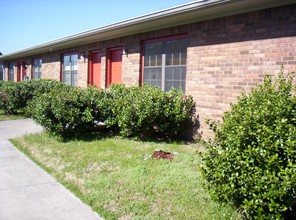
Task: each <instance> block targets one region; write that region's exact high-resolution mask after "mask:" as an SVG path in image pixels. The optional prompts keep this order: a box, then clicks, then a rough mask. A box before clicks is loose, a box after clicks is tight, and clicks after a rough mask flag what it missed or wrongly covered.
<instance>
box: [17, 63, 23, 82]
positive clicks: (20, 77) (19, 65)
mask: <svg viewBox="0 0 296 220" xmlns="http://www.w3.org/2000/svg"><path fill="white" fill-rule="evenodd" d="M16 80H17V81H18V82H19V81H21V80H22V76H21V64H20V63H17V75H16Z"/></svg>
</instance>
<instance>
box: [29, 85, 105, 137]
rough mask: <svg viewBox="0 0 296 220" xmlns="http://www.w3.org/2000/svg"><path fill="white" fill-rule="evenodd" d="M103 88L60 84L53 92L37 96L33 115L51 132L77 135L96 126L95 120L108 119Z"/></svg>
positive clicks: (32, 105) (32, 109)
mask: <svg viewBox="0 0 296 220" xmlns="http://www.w3.org/2000/svg"><path fill="white" fill-rule="evenodd" d="M103 96H104V91H103V90H98V89H96V88H92V87H90V88H88V89H86V90H82V89H80V88H77V87H72V86H69V85H66V84H57V85H56V86H55V87H54V88H53V89H52V91H51V92H48V93H44V94H43V95H41V96H39V97H38V98H36V99H34V100H33V101H32V102H31V103H30V105H29V110H30V111H31V114H32V118H33V119H34V120H35V121H36V122H37V123H39V124H40V125H42V126H43V127H44V128H45V129H46V130H47V131H49V132H51V133H53V134H55V135H61V136H67V135H76V134H77V133H80V132H87V131H89V130H92V129H93V128H94V121H95V120H104V119H103V117H104V115H103V114H101V111H100V109H98V107H99V106H100V100H101V97H103Z"/></svg>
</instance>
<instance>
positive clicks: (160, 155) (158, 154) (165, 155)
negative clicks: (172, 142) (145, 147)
mask: <svg viewBox="0 0 296 220" xmlns="http://www.w3.org/2000/svg"><path fill="white" fill-rule="evenodd" d="M152 158H155V159H157V160H160V159H167V160H173V159H174V154H173V153H171V152H165V151H162V150H155V151H154V152H153V154H152Z"/></svg>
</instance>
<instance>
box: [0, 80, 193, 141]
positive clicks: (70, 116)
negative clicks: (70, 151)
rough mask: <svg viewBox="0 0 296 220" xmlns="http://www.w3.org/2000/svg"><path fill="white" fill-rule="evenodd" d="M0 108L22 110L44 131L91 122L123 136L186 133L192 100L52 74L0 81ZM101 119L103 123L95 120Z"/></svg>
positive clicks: (69, 130) (66, 130) (88, 127)
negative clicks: (81, 84)
mask: <svg viewBox="0 0 296 220" xmlns="http://www.w3.org/2000/svg"><path fill="white" fill-rule="evenodd" d="M0 98H1V99H0V100H1V102H0V108H1V109H2V110H4V111H5V112H6V113H15V112H16V111H25V113H26V114H27V115H29V116H30V117H32V118H33V119H34V120H35V121H36V122H37V123H39V124H40V125H42V126H43V127H44V128H45V129H46V130H47V131H49V132H51V133H53V134H56V135H61V136H69V135H77V134H79V133H81V132H88V131H92V130H94V129H95V128H96V127H97V126H99V127H103V128H104V127H105V128H106V129H109V130H110V129H111V130H112V131H115V132H119V133H120V134H121V135H122V136H124V137H130V136H134V137H140V138H150V137H160V138H168V139H180V138H181V139H184V138H186V139H188V138H192V136H193V133H194V131H195V129H194V128H197V126H198V123H197V122H193V120H192V119H193V117H194V114H195V103H194V101H193V99H192V97H191V96H184V95H183V93H182V91H180V90H176V89H172V90H170V91H169V92H163V91H161V90H160V89H159V88H156V87H152V86H144V87H138V86H134V87H126V86H124V85H113V86H111V87H110V88H109V89H107V90H102V89H97V88H95V87H88V88H87V89H80V88H77V87H72V86H69V85H66V84H64V83H61V82H57V81H52V80H29V81H23V82H19V83H15V82H11V81H8V82H5V83H2V85H1V86H0ZM100 124H104V126H100Z"/></svg>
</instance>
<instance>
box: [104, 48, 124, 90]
mask: <svg viewBox="0 0 296 220" xmlns="http://www.w3.org/2000/svg"><path fill="white" fill-rule="evenodd" d="M116 50H121V51H122V50H123V47H113V48H109V49H108V51H107V74H106V88H108V87H109V86H110V84H111V74H112V69H111V63H112V61H111V59H112V52H113V51H116ZM121 64H122V59H121Z"/></svg>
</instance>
